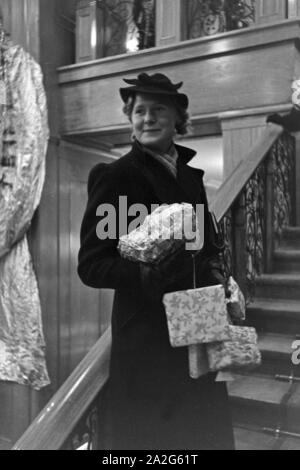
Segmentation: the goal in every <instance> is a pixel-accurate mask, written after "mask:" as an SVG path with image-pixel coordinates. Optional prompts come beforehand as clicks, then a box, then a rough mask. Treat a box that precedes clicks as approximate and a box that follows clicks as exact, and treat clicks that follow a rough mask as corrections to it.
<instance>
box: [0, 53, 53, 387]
mask: <svg viewBox="0 0 300 470" xmlns="http://www.w3.org/2000/svg"><path fill="white" fill-rule="evenodd" d="M4 63H5V64H6V68H7V70H6V79H5V83H4V85H5V88H3V89H2V90H1V93H2V96H1V100H2V101H3V102H6V103H7V105H6V106H2V108H1V113H2V114H1V117H2V118H1V122H0V135H1V139H0V140H1V144H0V146H1V151H0V380H3V381H12V382H17V383H19V384H21V385H29V386H31V387H33V388H34V389H36V390H40V389H41V388H43V387H45V386H47V385H49V384H50V379H49V375H48V371H47V365H46V355H45V340H44V333H43V326H42V311H41V303H40V297H39V290H38V284H37V279H36V276H35V273H34V269H33V264H32V259H31V255H30V252H29V247H28V242H27V237H26V231H27V229H28V228H29V226H30V223H31V220H32V217H33V214H34V212H35V210H36V208H37V207H38V205H39V202H40V198H41V193H42V189H43V184H44V180H45V166H46V151H47V146H48V137H49V129H48V112H47V102H46V93H45V90H44V86H43V75H42V71H41V68H40V66H39V65H38V64H37V63H36V62H35V61H34V59H33V58H32V57H31V56H30V55H29V54H28V53H27V52H25V51H24V50H23V49H22V48H21V47H20V46H10V47H8V49H7V50H6V51H5V53H4Z"/></svg>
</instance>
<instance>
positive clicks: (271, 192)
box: [214, 133, 296, 302]
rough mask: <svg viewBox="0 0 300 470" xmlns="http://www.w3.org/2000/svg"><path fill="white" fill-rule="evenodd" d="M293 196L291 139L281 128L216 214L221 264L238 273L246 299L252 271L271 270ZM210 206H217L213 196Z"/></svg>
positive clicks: (256, 273) (288, 220)
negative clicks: (231, 200)
mask: <svg viewBox="0 0 300 470" xmlns="http://www.w3.org/2000/svg"><path fill="white" fill-rule="evenodd" d="M241 166H243V165H241ZM229 180H230V181H231V183H232V184H234V181H232V178H229ZM221 190H222V188H221ZM295 197H296V193H295V140H294V138H293V137H291V135H289V134H287V133H284V134H282V135H281V136H280V138H278V139H277V140H276V142H275V143H274V144H273V145H272V147H271V149H270V150H269V152H268V153H267V154H266V157H265V158H264V159H263V160H262V161H261V163H260V164H259V165H258V166H257V168H256V169H255V171H254V172H253V174H252V176H251V177H250V179H249V180H248V182H247V183H246V184H245V186H244V187H243V189H242V190H241V192H240V194H239V195H238V197H237V199H236V201H235V202H234V203H233V204H232V206H231V207H230V208H229V210H228V211H227V212H226V213H225V215H224V216H223V217H221V226H222V230H223V234H224V237H225V243H226V248H225V256H224V258H225V269H226V271H227V274H229V273H232V274H234V276H235V277H236V278H237V279H238V281H239V284H240V285H241V286H242V287H243V289H244V292H245V294H246V295H247V299H248V301H249V302H250V301H251V300H252V298H253V296H254V293H255V280H256V279H257V277H258V276H259V275H260V274H262V273H263V272H265V273H266V272H270V271H272V265H271V263H272V255H273V252H274V249H275V246H276V245H277V244H278V242H279V240H280V237H281V234H282V231H283V229H284V227H286V226H288V225H292V224H293V222H294V220H293V217H294V211H293V208H294V206H295ZM217 198H218V196H217ZM214 207H215V208H216V210H217V209H218V206H217V201H216V202H215V204H214ZM219 220H220V215H219Z"/></svg>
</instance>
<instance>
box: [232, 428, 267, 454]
mask: <svg viewBox="0 0 300 470" xmlns="http://www.w3.org/2000/svg"><path fill="white" fill-rule="evenodd" d="M234 439H235V448H236V450H273V448H274V446H275V445H276V438H275V437H274V436H270V435H269V434H264V433H263V432H261V431H254V430H252V429H246V428H243V427H239V426H235V428H234Z"/></svg>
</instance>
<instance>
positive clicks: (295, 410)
mask: <svg viewBox="0 0 300 470" xmlns="http://www.w3.org/2000/svg"><path fill="white" fill-rule="evenodd" d="M286 421H287V423H288V424H287V426H288V430H289V431H292V432H295V433H299V434H300V384H298V385H296V386H295V388H294V391H293V394H292V396H291V398H290V399H289V401H288V407H287V419H286ZM299 447H300V446H299Z"/></svg>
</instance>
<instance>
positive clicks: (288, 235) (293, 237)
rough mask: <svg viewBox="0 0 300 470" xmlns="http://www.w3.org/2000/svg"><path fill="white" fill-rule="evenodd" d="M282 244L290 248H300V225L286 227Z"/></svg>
mask: <svg viewBox="0 0 300 470" xmlns="http://www.w3.org/2000/svg"><path fill="white" fill-rule="evenodd" d="M280 245H281V246H286V247H290V248H300V227H287V228H285V229H284V231H283V239H282V242H281V243H280Z"/></svg>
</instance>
